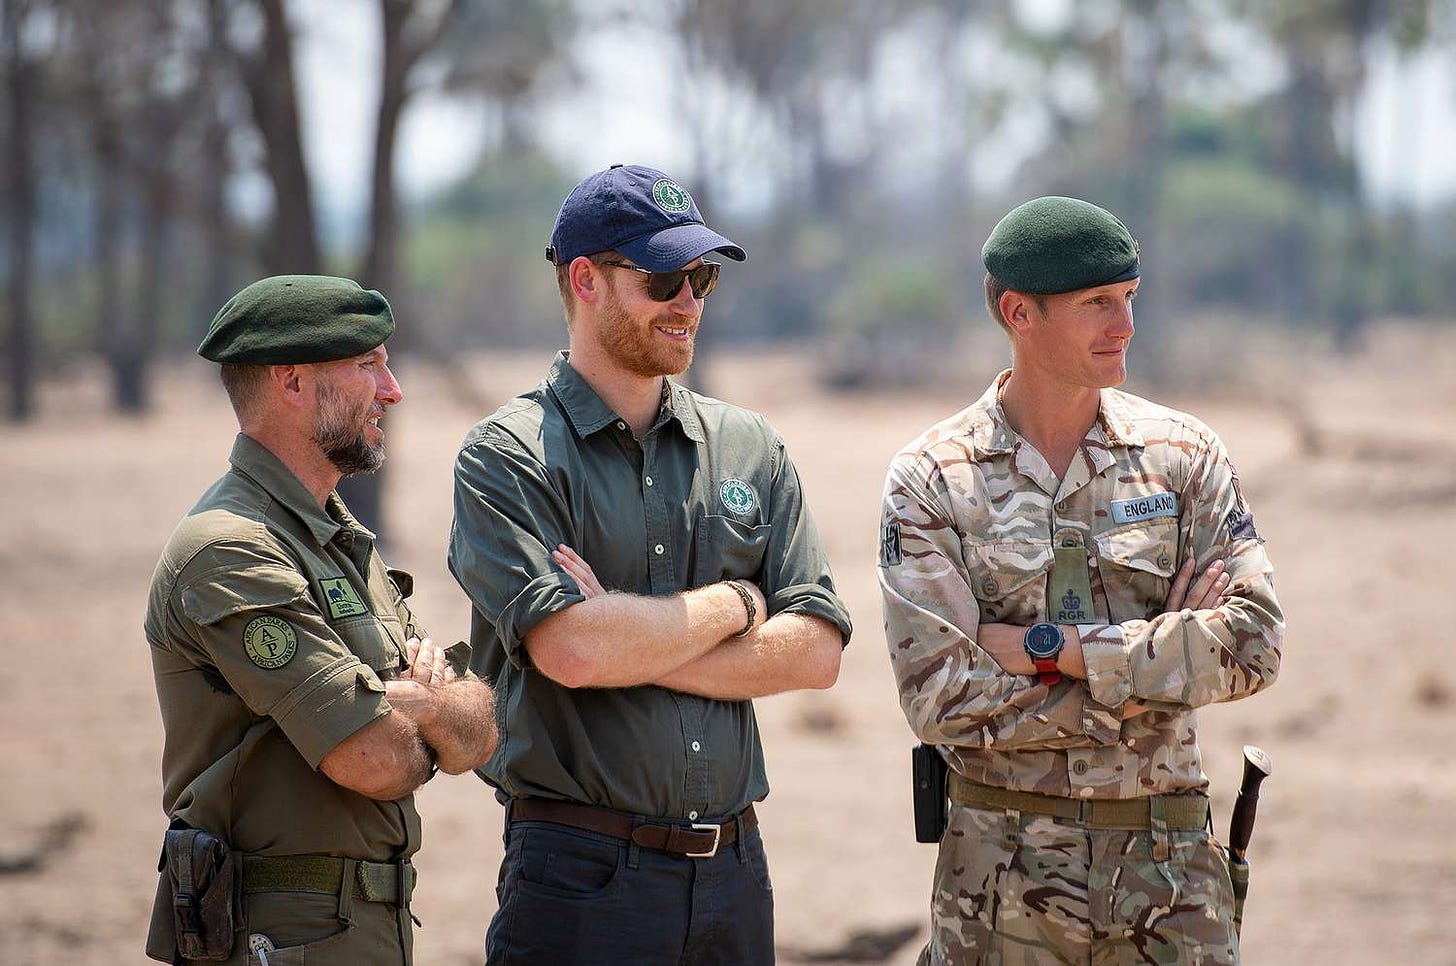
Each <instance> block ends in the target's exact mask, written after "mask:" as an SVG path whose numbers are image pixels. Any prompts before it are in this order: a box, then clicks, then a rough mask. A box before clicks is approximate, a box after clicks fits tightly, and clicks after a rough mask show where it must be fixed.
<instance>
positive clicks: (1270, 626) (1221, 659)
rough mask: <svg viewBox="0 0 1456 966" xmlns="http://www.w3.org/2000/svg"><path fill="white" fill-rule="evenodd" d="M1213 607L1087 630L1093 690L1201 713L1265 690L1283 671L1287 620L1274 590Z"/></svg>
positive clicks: (1083, 633)
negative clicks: (1203, 708) (1216, 704)
mask: <svg viewBox="0 0 1456 966" xmlns="http://www.w3.org/2000/svg"><path fill="white" fill-rule="evenodd" d="M1261 596H1262V597H1263V599H1262V600H1259V599H1256V598H1252V597H1236V598H1234V599H1233V600H1231V601H1230V602H1229V603H1227V604H1224V605H1222V606H1219V607H1216V608H1210V609H1207V610H1197V611H1193V610H1184V611H1178V612H1175V613H1169V614H1159V615H1158V616H1156V617H1154V618H1153V619H1152V620H1145V621H1127V622H1125V623H1122V624H1111V625H1091V626H1083V627H1081V628H1079V631H1080V635H1079V637H1080V651H1081V658H1082V661H1083V662H1084V664H1085V667H1086V675H1085V676H1086V679H1087V687H1088V690H1089V691H1090V692H1091V693H1092V694H1093V695H1094V696H1096V697H1098V698H1099V700H1102V701H1106V702H1108V703H1114V702H1115V703H1118V704H1120V703H1122V702H1123V701H1125V700H1127V699H1129V698H1131V699H1133V700H1136V701H1151V702H1156V703H1157V704H1158V705H1159V706H1162V707H1176V708H1180V709H1185V708H1197V707H1201V706H1203V705H1206V704H1211V703H1214V702H1218V701H1232V700H1235V699H1237V698H1242V697H1245V696H1247V695H1250V694H1253V693H1254V692H1256V691H1258V690H1260V689H1262V688H1263V687H1265V686H1267V685H1268V684H1270V683H1272V682H1273V681H1274V679H1275V678H1276V677H1277V676H1278V674H1279V662H1280V652H1281V648H1282V645H1283V638H1284V619H1283V614H1282V613H1281V612H1280V610H1279V605H1278V603H1277V602H1275V601H1274V599H1273V593H1272V587H1270V588H1269V593H1268V594H1267V595H1261Z"/></svg>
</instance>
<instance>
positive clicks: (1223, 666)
mask: <svg viewBox="0 0 1456 966" xmlns="http://www.w3.org/2000/svg"><path fill="white" fill-rule="evenodd" d="M1195 442H1196V443H1197V449H1196V451H1195V454H1194V457H1193V459H1192V461H1191V463H1190V467H1189V474H1188V479H1187V481H1186V484H1185V486H1184V488H1183V491H1182V493H1181V494H1180V497H1181V500H1182V501H1183V505H1184V507H1185V508H1186V509H1185V510H1184V511H1183V513H1182V514H1181V519H1180V528H1181V529H1182V530H1183V531H1184V532H1183V533H1182V538H1183V545H1184V547H1185V548H1186V549H1185V551H1184V552H1185V553H1191V554H1193V556H1194V558H1195V560H1196V563H1197V566H1198V568H1199V569H1200V570H1201V569H1202V568H1205V567H1207V566H1208V565H1209V564H1211V563H1212V562H1213V561H1215V560H1223V561H1224V563H1225V567H1226V569H1227V573H1228V575H1229V577H1230V583H1229V588H1228V590H1227V591H1226V592H1225V595H1224V596H1225V602H1224V603H1222V604H1220V605H1219V606H1218V607H1213V608H1209V609H1207V610H1196V611H1195V610H1186V609H1185V610H1180V611H1173V612H1170V613H1164V614H1159V615H1157V616H1156V617H1153V618H1152V619H1150V620H1133V621H1126V622H1124V623H1122V624H1113V625H1088V626H1085V627H1079V629H1078V630H1079V633H1080V636H1081V638H1082V653H1083V656H1084V657H1085V659H1086V663H1087V686H1088V688H1089V689H1090V690H1091V693H1092V695H1093V696H1094V697H1095V698H1097V699H1098V700H1099V701H1102V702H1104V703H1107V704H1113V705H1117V704H1121V703H1122V702H1123V701H1125V700H1128V699H1129V698H1131V699H1133V700H1136V701H1140V702H1147V703H1151V704H1152V705H1153V706H1155V707H1157V708H1159V709H1162V710H1179V709H1184V708H1197V707H1200V706H1202V705H1205V704H1211V703H1214V702H1218V701H1232V700H1234V699H1236V698H1242V697H1245V696H1247V695H1250V694H1253V693H1254V692H1256V691H1258V690H1260V689H1262V688H1264V687H1266V686H1267V685H1269V684H1271V683H1273V681H1274V679H1275V678H1276V677H1277V676H1278V674H1279V663H1280V656H1281V651H1282V647H1283V640H1284V614H1283V611H1282V610H1281V609H1280V607H1279V602H1278V600H1277V599H1276V598H1275V596H1274V568H1273V566H1272V565H1271V564H1270V562H1269V558H1268V555H1267V554H1266V553H1265V551H1264V541H1263V540H1262V539H1260V538H1259V536H1258V533H1257V532H1256V531H1255V529H1254V518H1253V513H1252V512H1251V511H1250V509H1249V507H1248V505H1247V503H1246V502H1245V500H1244V497H1243V493H1242V490H1241V488H1240V487H1239V483H1238V477H1237V475H1236V474H1235V472H1234V468H1233V465H1232V463H1230V461H1229V458H1228V453H1227V452H1226V451H1225V449H1224V446H1223V443H1222V442H1221V441H1220V440H1219V439H1218V437H1217V436H1214V435H1213V434H1212V433H1208V434H1206V435H1201V436H1200V438H1199V439H1197V440H1195Z"/></svg>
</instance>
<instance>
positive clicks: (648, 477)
mask: <svg viewBox="0 0 1456 966" xmlns="http://www.w3.org/2000/svg"><path fill="white" fill-rule="evenodd" d="M642 482H643V483H646V484H647V485H648V486H651V485H652V477H650V476H644V477H643V478H642Z"/></svg>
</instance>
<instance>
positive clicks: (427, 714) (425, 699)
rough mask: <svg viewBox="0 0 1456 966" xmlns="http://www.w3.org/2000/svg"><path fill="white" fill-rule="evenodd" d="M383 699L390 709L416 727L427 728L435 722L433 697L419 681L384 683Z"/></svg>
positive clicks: (399, 680)
mask: <svg viewBox="0 0 1456 966" xmlns="http://www.w3.org/2000/svg"><path fill="white" fill-rule="evenodd" d="M384 698H385V700H386V701H388V702H389V706H390V707H391V708H393V709H394V710H395V711H398V712H399V713H400V714H402V715H404V716H405V717H406V718H409V719H410V720H411V721H413V722H414V723H415V724H416V725H419V726H421V727H428V726H430V725H431V724H433V723H434V721H435V716H436V713H437V711H438V709H437V707H436V705H435V699H434V695H433V694H431V693H430V689H429V687H428V686H426V685H424V684H421V683H420V682H419V681H413V680H405V679H403V678H397V679H395V680H393V681H385V682H384Z"/></svg>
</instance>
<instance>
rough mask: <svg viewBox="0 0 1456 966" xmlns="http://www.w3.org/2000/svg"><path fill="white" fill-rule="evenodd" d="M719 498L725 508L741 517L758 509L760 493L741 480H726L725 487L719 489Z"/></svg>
mask: <svg viewBox="0 0 1456 966" xmlns="http://www.w3.org/2000/svg"><path fill="white" fill-rule="evenodd" d="M718 498H719V499H720V500H722V501H723V505H724V506H725V507H727V508H728V509H729V510H731V511H733V512H734V513H737V514H739V515H740V516H743V515H747V514H749V513H752V512H753V511H754V510H756V509H757V508H758V493H757V492H755V491H754V489H753V487H752V486H750V485H748V484H747V483H745V482H744V481H742V480H740V479H731V480H724V481H723V485H722V486H720V487H718Z"/></svg>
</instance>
